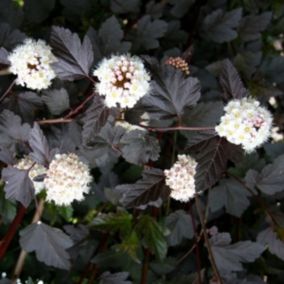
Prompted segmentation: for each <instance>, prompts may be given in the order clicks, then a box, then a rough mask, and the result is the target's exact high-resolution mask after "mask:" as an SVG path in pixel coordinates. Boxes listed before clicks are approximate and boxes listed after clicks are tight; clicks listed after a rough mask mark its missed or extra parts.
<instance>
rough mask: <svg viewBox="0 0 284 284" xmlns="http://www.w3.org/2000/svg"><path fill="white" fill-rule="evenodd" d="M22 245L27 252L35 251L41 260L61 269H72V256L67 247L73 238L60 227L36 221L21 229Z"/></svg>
mask: <svg viewBox="0 0 284 284" xmlns="http://www.w3.org/2000/svg"><path fill="white" fill-rule="evenodd" d="M20 244H21V247H22V248H23V249H24V250H25V251H27V252H33V251H34V252H35V253H36V257H37V259H38V260H39V261H41V262H43V263H45V264H46V265H49V266H54V267H57V268H60V269H67V270H68V269H70V267H71V263H70V256H69V254H68V253H67V251H66V249H68V248H70V247H71V246H72V245H73V242H72V240H71V239H70V237H68V236H67V235H66V234H65V233H63V231H61V230H60V229H57V228H54V227H50V226H48V225H46V224H44V223H41V222H40V223H34V224H31V225H29V226H27V227H26V228H25V229H23V230H21V231H20Z"/></svg>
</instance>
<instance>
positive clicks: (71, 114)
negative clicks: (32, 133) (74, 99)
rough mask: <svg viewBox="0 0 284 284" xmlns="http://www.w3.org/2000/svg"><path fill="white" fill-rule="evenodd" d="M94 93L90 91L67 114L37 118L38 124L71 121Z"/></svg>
mask: <svg viewBox="0 0 284 284" xmlns="http://www.w3.org/2000/svg"><path fill="white" fill-rule="evenodd" d="M95 95H96V93H94V92H92V93H91V94H90V95H89V96H87V97H86V98H85V100H84V101H82V102H81V103H80V104H79V105H78V106H77V107H76V108H75V109H72V110H71V111H70V112H69V113H68V114H67V115H65V116H64V117H60V118H54V119H43V120H38V121H37V123H38V124H41V125H43V124H60V123H69V122H71V121H73V117H74V116H76V115H77V114H78V113H79V112H80V111H81V110H82V109H83V108H84V106H85V105H86V103H87V102H89V101H90V100H91V99H92V98H93V97H94V96H95Z"/></svg>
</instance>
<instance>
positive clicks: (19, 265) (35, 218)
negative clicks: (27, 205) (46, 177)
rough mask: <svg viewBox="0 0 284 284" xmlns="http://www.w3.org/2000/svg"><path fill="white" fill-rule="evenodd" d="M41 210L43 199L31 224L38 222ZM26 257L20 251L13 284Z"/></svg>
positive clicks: (23, 251) (24, 253)
mask: <svg viewBox="0 0 284 284" xmlns="http://www.w3.org/2000/svg"><path fill="white" fill-rule="evenodd" d="M43 209H44V199H41V200H40V201H39V203H38V206H37V209H36V211H35V214H34V217H33V220H32V224H33V223H37V222H38V221H40V219H41V216H42V213H43ZM26 257H27V252H26V251H25V250H23V249H22V250H21V252H20V255H19V257H18V260H17V263H16V266H15V269H14V274H13V281H14V283H15V281H16V279H17V278H19V276H20V275H21V272H22V270H23V267H24V264H25V260H26Z"/></svg>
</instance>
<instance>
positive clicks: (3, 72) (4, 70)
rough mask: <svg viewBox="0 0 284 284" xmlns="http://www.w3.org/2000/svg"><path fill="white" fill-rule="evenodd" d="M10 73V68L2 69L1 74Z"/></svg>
mask: <svg viewBox="0 0 284 284" xmlns="http://www.w3.org/2000/svg"><path fill="white" fill-rule="evenodd" d="M10 74H11V71H10V70H9V68H7V69H3V70H0V76H5V75H10Z"/></svg>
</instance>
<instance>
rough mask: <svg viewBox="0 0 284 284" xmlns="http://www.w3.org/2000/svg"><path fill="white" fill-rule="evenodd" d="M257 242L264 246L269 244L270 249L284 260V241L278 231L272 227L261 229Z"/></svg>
mask: <svg viewBox="0 0 284 284" xmlns="http://www.w3.org/2000/svg"><path fill="white" fill-rule="evenodd" d="M257 242H259V243H260V244H262V245H264V246H268V250H269V251H270V252H271V253H272V254H274V255H276V256H277V257H279V258H280V259H282V260H284V243H283V240H281V239H279V237H278V236H277V233H276V232H274V231H273V229H272V228H267V229H265V230H264V231H261V232H260V233H259V234H258V236H257Z"/></svg>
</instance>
